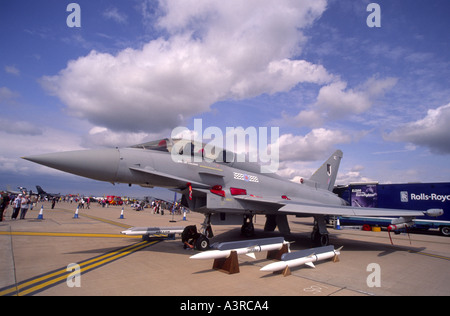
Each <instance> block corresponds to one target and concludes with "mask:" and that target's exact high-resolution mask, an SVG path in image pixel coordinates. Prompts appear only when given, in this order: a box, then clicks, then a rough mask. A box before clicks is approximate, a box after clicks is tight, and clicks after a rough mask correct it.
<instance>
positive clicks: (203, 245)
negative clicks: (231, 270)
mask: <svg viewBox="0 0 450 316" xmlns="http://www.w3.org/2000/svg"><path fill="white" fill-rule="evenodd" d="M195 249H197V250H200V251H205V250H208V249H209V239H208V238H207V237H206V236H205V235H200V237H199V238H198V239H197V240H196V242H195Z"/></svg>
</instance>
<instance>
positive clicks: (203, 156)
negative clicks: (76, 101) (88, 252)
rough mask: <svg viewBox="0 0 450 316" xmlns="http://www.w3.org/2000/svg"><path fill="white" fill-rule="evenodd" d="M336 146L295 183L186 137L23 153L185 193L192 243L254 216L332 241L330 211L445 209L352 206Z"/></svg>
mask: <svg viewBox="0 0 450 316" xmlns="http://www.w3.org/2000/svg"><path fill="white" fill-rule="evenodd" d="M342 156H343V153H342V151H340V150H337V151H336V152H335V153H333V154H332V155H331V157H330V158H329V159H328V160H327V161H326V162H325V163H324V164H323V165H322V166H321V167H320V168H319V169H318V170H317V171H316V172H315V173H314V174H313V175H312V177H311V178H310V179H302V180H301V181H300V182H298V183H294V182H292V181H289V180H286V179H283V178H281V177H280V176H278V175H276V174H274V173H263V172H261V168H260V165H259V164H257V163H250V162H240V161H238V160H237V159H236V154H234V153H231V152H229V151H226V150H223V149H220V148H211V147H209V148H207V146H206V145H205V144H199V143H195V142H192V141H191V140H185V139H163V140H158V141H154V142H149V143H144V144H139V145H134V146H131V147H127V148H120V149H119V148H114V149H97V150H83V151H71V152H60V153H52V154H44V155H38V156H29V157H23V158H24V159H26V160H29V161H32V162H35V163H38V164H42V165H45V166H48V167H51V168H55V169H59V170H62V171H65V172H68V173H72V174H76V175H79V176H82V177H87V178H91V179H95V180H100V181H107V182H111V183H113V184H114V183H128V184H129V185H131V184H138V185H141V186H143V187H163V188H168V189H172V190H175V191H177V192H179V193H181V194H182V196H183V197H182V204H183V205H184V206H186V207H188V208H189V209H191V210H192V211H195V212H200V213H203V214H204V215H205V221H204V223H203V225H202V228H201V230H200V238H198V239H197V241H196V245H195V246H196V248H197V249H199V250H205V249H207V248H209V239H208V238H211V237H212V229H211V224H213V225H215V224H226V225H229V224H238V225H241V224H242V233H243V234H245V235H252V234H253V232H254V227H253V222H252V218H253V216H254V215H256V214H263V215H265V216H266V223H265V227H264V229H265V230H266V231H273V230H275V228H276V227H277V226H278V229H279V230H280V232H281V233H283V234H289V233H290V228H289V224H288V220H287V215H295V216H298V217H303V216H304V217H311V216H312V217H314V228H313V232H312V235H311V237H312V239H313V240H314V241H316V242H317V243H318V244H320V245H327V244H328V242H329V238H328V231H327V228H326V223H325V216H327V215H336V216H338V215H342V216H395V217H400V219H399V220H397V221H396V223H401V222H410V221H411V220H412V218H413V217H415V216H423V215H424V214H428V215H435V216H436V215H439V214H440V213H442V210H429V211H425V212H423V211H408V210H396V209H374V208H357V207H350V206H348V205H347V203H346V202H345V201H344V200H342V199H341V198H339V197H338V196H336V195H335V194H333V192H332V190H333V187H334V183H335V180H336V175H337V172H338V168H339V164H340V161H341V158H342Z"/></svg>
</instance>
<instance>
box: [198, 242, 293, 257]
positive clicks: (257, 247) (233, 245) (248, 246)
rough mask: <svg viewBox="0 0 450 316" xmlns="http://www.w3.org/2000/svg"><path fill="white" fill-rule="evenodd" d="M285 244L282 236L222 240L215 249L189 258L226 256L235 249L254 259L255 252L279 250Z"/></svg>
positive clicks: (238, 252)
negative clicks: (230, 240)
mask: <svg viewBox="0 0 450 316" xmlns="http://www.w3.org/2000/svg"><path fill="white" fill-rule="evenodd" d="M285 244H289V242H286V241H285V240H284V238H283V237H273V238H263V239H254V240H243V241H232V242H223V243H220V244H218V245H217V246H215V248H216V250H210V251H205V252H201V253H198V254H195V255H193V256H191V257H190V259H220V258H227V257H229V256H230V254H231V252H232V251H236V253H237V254H238V255H244V254H245V255H247V256H249V257H252V258H253V259H256V257H255V252H262V251H272V250H280V249H281V248H282V247H283V245H285Z"/></svg>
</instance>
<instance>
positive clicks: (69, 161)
mask: <svg viewBox="0 0 450 316" xmlns="http://www.w3.org/2000/svg"><path fill="white" fill-rule="evenodd" d="M22 158H23V159H26V160H29V161H32V162H35V163H38V164H41V165H44V166H47V167H50V168H54V169H58V170H61V171H64V172H68V173H72V174H76V175H79V176H82V177H86V178H91V179H95V180H100V181H109V182H115V180H116V175H117V169H118V167H119V161H120V153H119V150H118V149H99V150H79V151H66V152H60V153H51V154H44V155H37V156H28V157H22Z"/></svg>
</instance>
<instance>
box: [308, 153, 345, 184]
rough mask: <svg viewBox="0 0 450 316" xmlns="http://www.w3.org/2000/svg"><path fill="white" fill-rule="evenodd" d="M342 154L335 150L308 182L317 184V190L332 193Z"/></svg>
mask: <svg viewBox="0 0 450 316" xmlns="http://www.w3.org/2000/svg"><path fill="white" fill-rule="evenodd" d="M343 156H344V153H343V152H342V151H341V150H336V151H335V152H334V153H333V154H332V155H331V156H330V158H328V160H327V161H325V163H324V164H323V165H322V166H321V167H320V168H319V169H317V171H316V172H314V174H313V175H312V176H311V178H309V180H311V181H314V182H316V183H317V185H318V186H319V188H321V189H326V190H328V191H333V188H334V183H335V182H336V176H337V173H338V170H339V165H340V163H341V159H342V157H343Z"/></svg>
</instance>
